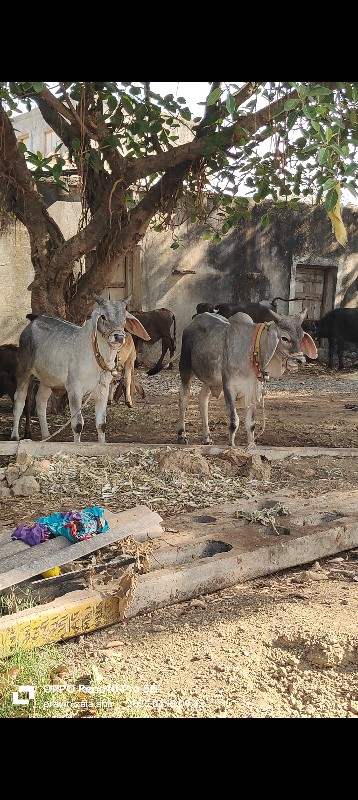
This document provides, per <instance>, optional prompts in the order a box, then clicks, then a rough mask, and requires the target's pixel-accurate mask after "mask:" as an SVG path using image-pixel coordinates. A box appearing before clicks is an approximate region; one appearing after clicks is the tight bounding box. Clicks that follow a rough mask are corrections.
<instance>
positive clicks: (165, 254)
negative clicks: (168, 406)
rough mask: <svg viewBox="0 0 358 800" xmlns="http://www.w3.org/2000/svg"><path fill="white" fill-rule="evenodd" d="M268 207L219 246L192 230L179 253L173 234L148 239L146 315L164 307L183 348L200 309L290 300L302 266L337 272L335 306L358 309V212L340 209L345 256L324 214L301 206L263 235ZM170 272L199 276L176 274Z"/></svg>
mask: <svg viewBox="0 0 358 800" xmlns="http://www.w3.org/2000/svg"><path fill="white" fill-rule="evenodd" d="M269 207H270V205H269V204H268V203H267V204H263V205H260V206H255V207H254V208H253V210H252V213H251V217H250V219H249V220H248V221H243V222H242V223H241V224H240V225H239V226H238V227H237V228H235V229H234V230H233V231H232V232H231V233H229V234H228V235H227V236H226V237H225V238H224V239H223V240H222V242H221V243H220V244H219V245H214V244H211V243H210V242H207V241H204V240H203V238H202V234H203V233H204V230H205V228H204V227H201V228H195V227H193V226H190V225H188V224H185V225H182V226H181V229H180V230H179V231H178V230H177V231H176V233H179V235H180V239H181V246H180V247H179V248H177V249H176V250H172V249H171V247H170V244H171V242H172V234H171V233H170V232H168V233H167V234H164V235H163V234H161V235H160V236H158V235H157V234H155V233H153V232H148V234H147V236H146V238H145V240H144V242H143V264H144V266H145V269H143V271H142V297H143V309H144V310H148V309H151V308H156V307H160V306H166V307H167V308H169V309H171V310H172V311H173V312H174V313H175V315H176V320H177V332H178V346H179V347H180V341H181V334H182V331H183V328H184V327H185V326H186V325H187V324H188V323H189V322H190V320H191V318H192V315H193V314H195V310H196V305H197V303H200V302H210V303H216V302H219V301H221V302H242V301H249V300H251V301H258V300H272V299H273V298H274V297H277V296H281V297H284V298H288V297H290V296H293V295H292V292H294V289H295V274H296V267H297V264H307V265H318V266H319V265H324V266H331V267H335V268H336V270H337V285H336V289H335V305H338V306H339V305H344V306H356V305H357V300H358V208H357V207H355V206H347V207H345V208H344V209H343V212H342V216H343V220H344V223H345V225H346V228H347V232H348V243H347V246H346V247H345V248H344V247H342V246H341V245H340V244H338V242H337V241H336V240H335V238H334V236H333V233H332V227H331V223H330V220H329V219H328V216H327V214H326V212H325V211H324V209H323V208H314V207H312V206H310V205H308V204H305V203H301V204H300V206H299V209H298V210H292V209H290V208H287V209H282V210H281V211H280V212H279V214H278V215H277V216H272V217H271V221H270V225H269V227H268V228H266V229H263V228H262V225H261V217H262V215H263V214H264V213H265V212H266V211H267V210H268V209H269ZM173 269H178V270H193V271H194V274H190V273H188V274H175V273H173ZM290 293H291V294H290ZM280 311H281V313H288V312H289V307H288V304H287V305H286V307H285V306H284V305H283V304H281V305H280ZM153 351H154V348H153ZM153 360H154V359H153Z"/></svg>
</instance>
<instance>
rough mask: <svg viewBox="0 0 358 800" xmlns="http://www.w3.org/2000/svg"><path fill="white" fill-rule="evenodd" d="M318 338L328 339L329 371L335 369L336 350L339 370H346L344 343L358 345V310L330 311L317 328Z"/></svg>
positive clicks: (337, 309)
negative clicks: (336, 351)
mask: <svg viewBox="0 0 358 800" xmlns="http://www.w3.org/2000/svg"><path fill="white" fill-rule="evenodd" d="M316 337H317V338H318V339H328V362H327V366H328V367H329V369H333V355H334V348H335V345H337V349H338V369H339V370H342V369H344V363H343V353H344V343H345V342H354V343H355V344H358V308H333V309H332V311H328V314H325V315H324V317H322V319H320V320H319V321H318V323H317V326H316Z"/></svg>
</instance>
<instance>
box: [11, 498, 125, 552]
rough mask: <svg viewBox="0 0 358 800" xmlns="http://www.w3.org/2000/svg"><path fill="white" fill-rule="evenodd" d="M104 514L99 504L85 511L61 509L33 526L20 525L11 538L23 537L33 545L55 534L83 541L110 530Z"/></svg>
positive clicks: (38, 520) (75, 540)
mask: <svg viewBox="0 0 358 800" xmlns="http://www.w3.org/2000/svg"><path fill="white" fill-rule="evenodd" d="M103 514H104V509H103V508H100V507H99V506H90V507H89V508H85V509H84V510H83V511H60V512H59V513H58V514H51V515H50V516H49V517H40V518H39V519H37V520H36V521H35V524H34V525H32V526H26V527H25V526H24V525H20V526H19V527H18V528H16V530H15V531H14V533H12V534H11V538H12V539H21V540H22V541H23V542H26V543H27V544H29V545H30V546H31V547H32V546H33V545H35V544H40V543H41V542H44V541H45V540H46V539H48V538H49V537H50V538H53V537H54V536H65V537H66V539H69V541H70V542H82V541H83V540H85V539H90V538H91V537H92V536H95V535H96V534H97V533H102V532H103V531H107V530H108V528H109V525H108V522H107V520H106V519H102V517H103Z"/></svg>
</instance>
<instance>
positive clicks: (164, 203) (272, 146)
mask: <svg viewBox="0 0 358 800" xmlns="http://www.w3.org/2000/svg"><path fill="white" fill-rule="evenodd" d="M207 87H208V89H207V96H206V97H203V98H202V108H203V113H202V115H201V116H200V117H193V115H192V113H191V111H190V109H189V107H188V104H187V102H186V100H185V98H184V97H174V95H173V94H168V95H166V96H165V97H161V96H160V95H159V94H157V93H155V92H153V91H152V90H151V83H150V82H119V83H118V82H116V83H112V82H58V83H55V82H53V83H44V82H37V83H25V82H3V83H0V121H1V140H0V198H1V203H0V205H1V211H2V213H8V214H10V215H11V216H12V217H13V218H14V219H17V220H20V221H21V223H23V225H25V226H26V228H27V230H28V233H29V238H30V248H31V259H32V264H33V267H34V281H33V285H32V293H31V298H32V310H33V312H34V313H51V314H57V315H59V316H65V317H67V318H69V319H72V320H74V321H76V322H82V321H83V320H84V319H85V317H86V316H87V315H88V312H89V309H90V308H91V307H92V305H93V293H97V294H98V293H100V292H101V291H102V289H103V288H104V287H105V286H106V285H108V284H109V283H110V282H111V280H112V278H113V276H114V275H115V271H116V268H117V266H118V263H119V261H120V260H121V259H122V258H123V257H124V256H125V255H126V254H127V253H128V252H130V251H131V250H132V249H133V246H134V245H136V244H138V243H139V242H140V241H141V240H142V238H143V236H144V235H145V233H146V231H147V229H148V227H149V226H150V225H151V226H153V227H154V228H155V230H157V231H161V230H163V229H165V228H168V227H169V228H170V227H171V228H172V230H173V240H172V247H173V248H175V247H178V246H180V239H179V237H178V236H177V234H176V228H175V224H176V223H177V221H178V215H177V212H178V210H179V209H180V215H181V216H180V219H183V218H184V217H186V218H187V219H189V220H190V221H191V222H192V223H193V224H195V223H196V222H201V223H204V224H205V231H206V233H205V237H206V238H207V239H212V240H213V241H214V242H216V243H218V242H220V241H221V239H222V237H223V236H225V235H226V234H227V233H228V232H229V231H230V230H232V229H233V228H234V227H235V226H236V225H237V224H238V222H239V221H241V220H242V219H243V218H245V216H247V214H248V213H249V200H250V199H251V200H252V201H253V202H254V203H257V204H259V203H260V202H261V201H263V200H271V201H272V209H273V211H274V212H277V213H279V211H280V208H282V207H283V206H284V205H287V204H288V203H289V204H291V205H295V204H296V205H297V203H298V202H299V201H300V200H302V199H305V198H307V199H310V200H311V201H312V203H315V204H322V205H323V206H324V207H325V209H326V211H327V213H328V214H329V216H330V218H331V221H332V225H333V230H334V233H335V235H336V237H337V239H338V241H341V243H342V244H344V233H345V232H344V226H343V223H342V219H341V214H340V196H341V190H342V189H345V190H349V191H350V193H351V194H352V196H353V198H355V197H356V196H357V195H356V191H357V179H358V164H357V160H356V157H357V143H358V122H357V102H358V83H348V82H306V83H302V82H246V83H240V82H239V83H234V82H223V81H221V82H220V81H213V82H208V84H207ZM24 104H25V107H26V108H27V109H28V110H31V109H32V108H34V107H38V109H39V111H40V113H41V114H42V116H43V118H44V120H45V122H46V124H47V125H48V126H49V127H50V128H52V129H53V130H54V131H55V133H56V135H57V136H58V137H59V139H60V140H61V142H62V143H63V145H64V147H65V148H66V151H67V153H68V157H67V158H66V159H65V158H64V155H63V148H62V150H61V149H60V147H59V148H57V152H56V154H55V157H54V158H51V157H45V156H44V155H43V154H41V153H39V152H38V153H31V152H29V151H28V150H27V148H26V145H25V144H24V143H23V142H21V141H18V140H17V137H16V131H15V129H14V124H13V123H14V117H15V116H16V115H17V114H19V113H21V110H23V108H24ZM69 166H70V167H71V168H72V170H73V171H74V172H75V173H76V174H77V175H78V177H79V186H80V189H81V200H82V214H81V226H80V229H79V231H78V233H76V234H75V235H74V236H72V237H71V238H69V239H67V240H66V239H65V237H64V234H63V232H62V231H61V230H60V228H59V226H58V225H57V223H56V222H55V220H54V219H53V218H52V217H51V216H50V214H49V212H48V210H47V208H46V204H45V202H44V199H43V197H42V195H41V188H40V187H41V184H40V181H41V178H43V177H44V176H52V178H53V179H54V180H55V181H56V182H57V183H59V184H60V185H62V186H64V187H65V186H66V183H65V180H64V176H65V174H66V171H68V168H69ZM262 223H263V225H268V224H269V219H268V217H267V216H264V215H263V218H262ZM89 252H91V253H92V255H93V257H92V258H91V268H90V269H89V270H87V271H86V272H84V273H83V274H81V273H79V274H78V276H77V277H76V278H75V279H74V274H75V275H76V270H75V266H76V262H77V263H78V262H79V260H80V259H82V257H83V256H85V255H86V254H87V253H89Z"/></svg>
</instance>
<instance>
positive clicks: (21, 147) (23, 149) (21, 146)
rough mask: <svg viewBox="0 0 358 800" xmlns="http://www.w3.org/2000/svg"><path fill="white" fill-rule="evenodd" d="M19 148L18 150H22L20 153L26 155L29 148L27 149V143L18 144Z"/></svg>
mask: <svg viewBox="0 0 358 800" xmlns="http://www.w3.org/2000/svg"><path fill="white" fill-rule="evenodd" d="M17 146H18V148H19V150H20V153H26V151H27V147H26V144H25V142H18V143H17Z"/></svg>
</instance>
